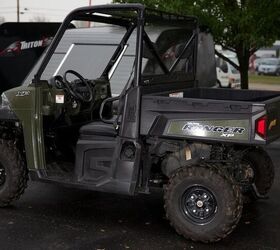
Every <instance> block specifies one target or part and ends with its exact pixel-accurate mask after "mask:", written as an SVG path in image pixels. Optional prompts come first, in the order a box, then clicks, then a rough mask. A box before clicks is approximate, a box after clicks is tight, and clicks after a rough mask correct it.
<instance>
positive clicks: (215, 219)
mask: <svg viewBox="0 0 280 250" xmlns="http://www.w3.org/2000/svg"><path fill="white" fill-rule="evenodd" d="M219 167H220V166H218V165H217V164H205V165H195V166H192V167H185V168H180V169H178V170H177V171H175V173H174V174H173V175H172V176H171V177H170V179H169V183H168V185H167V187H166V189H165V196H164V199H165V210H166V216H167V218H168V219H169V221H170V224H171V225H172V226H173V227H174V228H175V230H176V231H177V232H178V233H179V234H180V235H183V236H184V237H185V238H187V239H191V240H194V241H201V242H206V243H207V242H215V241H219V240H221V239H222V238H224V237H226V236H227V235H228V234H230V233H231V232H232V231H233V229H234V228H235V227H236V225H237V223H238V221H239V219H240V217H241V213H242V208H243V202H242V194H241V189H240V187H239V186H238V185H236V184H235V183H234V181H233V180H232V178H231V177H230V176H228V175H227V174H226V173H224V172H222V171H221V170H219Z"/></svg>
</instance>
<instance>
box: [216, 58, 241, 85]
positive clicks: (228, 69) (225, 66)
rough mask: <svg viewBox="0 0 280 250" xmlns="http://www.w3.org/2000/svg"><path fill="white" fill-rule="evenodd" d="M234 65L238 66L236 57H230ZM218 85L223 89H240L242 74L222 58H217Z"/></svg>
mask: <svg viewBox="0 0 280 250" xmlns="http://www.w3.org/2000/svg"><path fill="white" fill-rule="evenodd" d="M229 58H230V60H232V61H233V62H234V63H236V64H238V60H237V58H236V57H229ZM216 73H217V83H218V85H219V87H221V88H239V87H240V73H239V71H238V70H237V69H236V68H234V67H233V66H232V65H231V64H230V63H228V62H227V61H225V60H224V59H222V58H220V57H216Z"/></svg>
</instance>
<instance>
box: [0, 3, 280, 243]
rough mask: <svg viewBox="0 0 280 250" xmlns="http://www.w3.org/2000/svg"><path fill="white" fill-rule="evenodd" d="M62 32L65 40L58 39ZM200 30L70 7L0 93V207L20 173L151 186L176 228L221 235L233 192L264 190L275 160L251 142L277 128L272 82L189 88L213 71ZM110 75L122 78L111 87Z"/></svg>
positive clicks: (235, 198) (116, 8) (157, 16)
mask: <svg viewBox="0 0 280 250" xmlns="http://www.w3.org/2000/svg"><path fill="white" fill-rule="evenodd" d="M73 21H78V22H76V23H75V24H76V25H77V23H79V24H80V23H84V24H86V25H87V27H90V28H85V29H92V30H93V31H94V30H95V31H96V32H99V29H100V28H102V27H104V25H106V27H109V29H111V28H112V30H114V33H112V34H115V35H114V36H115V37H116V36H117V35H116V34H118V36H117V38H116V39H115V40H114V41H113V40H112V41H111V42H109V43H107V44H105V43H104V37H103V36H102V35H101V33H100V35H95V36H94V37H95V39H91V36H90V35H89V36H88V35H87V36H83V35H81V33H80V32H76V31H75V30H73V29H71V30H70V31H69V30H67V29H68V27H70V28H71V27H72V28H73V25H71V23H72V22H73ZM100 23H101V24H100ZM116 29H117V30H118V31H117V32H116ZM155 31H157V32H155ZM69 32H70V33H71V34H72V35H71V37H72V38H73V39H74V40H75V42H71V41H72V40H71V39H69V40H67V39H66V40H65V39H64V38H65V36H66V37H67V36H69V34H70V33H69ZM156 33H157V34H159V35H155V34H156ZM102 34H104V33H102ZM112 36H113V35H112ZM206 37H207V35H206V36H201V32H200V29H199V25H198V20H197V19H196V18H195V17H191V16H178V15H174V14H170V13H164V12H158V11H154V10H150V9H146V8H145V7H144V6H143V5H140V4H117V5H101V6H92V7H85V8H80V9H76V10H74V11H73V12H71V13H70V14H69V15H68V16H67V17H66V19H65V21H64V22H63V23H62V25H61V27H60V29H59V31H58V33H57V34H56V36H55V38H54V39H53V41H52V44H51V45H50V46H49V47H48V50H47V52H46V53H45V55H44V56H43V57H42V59H41V60H40V62H39V64H38V66H37V67H35V68H34V70H33V71H32V72H33V73H32V74H31V75H32V76H33V79H32V81H28V80H26V82H25V84H24V85H23V86H20V87H18V88H14V89H11V90H8V91H6V92H4V93H3V94H2V99H1V108H0V129H1V133H0V135H1V141H0V170H1V173H0V205H1V206H2V207H4V206H7V205H9V204H10V203H11V202H12V201H14V200H15V199H17V198H19V196H20V195H21V194H22V193H23V191H24V189H25V187H26V183H27V179H28V177H27V176H28V175H29V176H30V178H31V179H33V180H40V181H46V182H52V183H60V184H63V185H68V186H72V187H77V188H83V189H90V190H95V191H102V192H111V193H119V194H127V195H137V194H138V193H145V194H149V193H150V191H151V190H153V189H152V188H151V187H154V186H155V187H159V188H163V189H164V202H165V210H166V217H167V219H168V220H169V221H170V223H171V225H172V226H173V227H174V228H175V229H176V231H177V232H178V233H179V234H181V235H183V236H184V237H185V238H187V239H192V240H196V241H202V242H213V241H218V240H220V239H222V238H224V237H226V236H227V235H228V234H229V233H231V232H232V230H233V229H234V228H235V227H236V225H237V223H238V221H239V219H240V217H241V214H242V207H243V198H245V197H246V199H249V198H250V199H251V200H252V199H257V198H264V197H266V195H267V193H268V191H269V189H270V188H271V185H272V182H273V177H274V169H273V165H272V162H271V159H270V158H269V156H268V155H267V153H266V152H265V151H264V150H263V149H262V147H261V146H262V145H265V144H267V143H270V142H271V141H273V140H275V139H277V138H278V137H279V135H280V122H279V119H280V92H272V91H247V90H231V89H215V88H198V85H199V82H200V81H202V80H204V83H205V82H207V81H211V79H214V81H215V79H216V76H215V75H212V76H211V74H213V73H212V72H215V64H213V65H212V64H211V63H210V62H212V61H213V62H215V57H214V53H212V54H211V53H207V52H205V53H201V51H202V49H203V48H207V47H209V48H213V43H212V44H205V42H206V43H207V41H209V40H207V39H206ZM102 39H103V40H102ZM105 40H106V39H105ZM61 41H66V42H61ZM67 41H69V42H67ZM205 51H207V50H205ZM81 55H83V56H81ZM124 64H125V65H126V67H123V65H124ZM124 69H125V70H124ZM128 69H129V70H128ZM209 69H211V70H209ZM207 70H208V72H209V75H207V74H206V73H205V72H207ZM214 74H215V73H214ZM115 76H118V77H122V78H121V79H123V80H122V81H123V87H122V91H121V92H120V93H119V94H118V95H116V96H112V94H111V93H112V91H111V89H112V87H111V86H112V85H113V83H114V77H115ZM27 79H29V78H27ZM118 79H120V78H118Z"/></svg>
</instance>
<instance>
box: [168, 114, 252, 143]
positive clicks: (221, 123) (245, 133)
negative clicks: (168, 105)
mask: <svg viewBox="0 0 280 250" xmlns="http://www.w3.org/2000/svg"><path fill="white" fill-rule="evenodd" d="M249 124H250V123H249V120H247V119H244V120H243V119H241V120H225V119H218V120H208V119H205V120H186V119H182V120H177V119H176V120H170V122H169V123H168V125H167V127H166V129H165V132H164V134H165V135H167V136H176V137H178V136H179V137H201V138H205V139H206V140H209V139H220V140H225V141H227V140H242V141H245V140H248V138H249V133H250V130H248V128H249V127H250V126H249Z"/></svg>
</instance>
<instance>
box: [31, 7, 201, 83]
mask: <svg viewBox="0 0 280 250" xmlns="http://www.w3.org/2000/svg"><path fill="white" fill-rule="evenodd" d="M74 20H76V21H90V22H102V23H105V24H112V25H117V26H122V27H125V28H126V30H127V31H126V33H125V35H124V36H123V38H122V40H121V42H120V43H119V46H118V47H117V49H116V50H115V52H114V53H113V55H112V57H111V59H110V61H109V62H108V64H107V66H106V67H105V69H104V71H103V73H102V75H101V77H103V78H105V79H108V74H109V72H110V70H111V69H112V67H113V66H114V63H115V62H116V60H117V59H118V57H119V56H120V54H121V53H122V51H123V49H124V47H125V45H126V43H127V41H128V39H129V38H130V36H131V34H132V32H133V31H134V30H135V29H136V30H137V32H136V34H137V35H136V52H135V66H134V81H133V82H134V84H135V86H139V85H141V82H142V83H150V82H151V77H149V76H145V77H144V76H141V73H142V58H143V50H148V51H149V53H151V54H152V55H153V57H154V59H155V60H156V62H157V64H158V65H159V67H160V69H161V71H162V72H163V76H162V75H161V76H153V79H152V80H153V81H154V82H157V79H158V78H159V80H160V81H162V82H169V81H171V82H172V81H173V82H174V79H175V80H176V82H178V81H179V82H180V81H182V82H184V81H186V79H187V80H195V72H196V46H197V34H198V28H197V25H198V24H197V18H196V17H190V16H181V15H174V14H171V13H167V12H162V11H157V10H152V9H148V8H145V7H144V6H143V5H141V4H110V5H99V6H91V7H83V8H79V9H76V10H74V11H72V12H71V13H70V14H69V15H68V16H67V17H66V18H65V20H64V22H63V23H62V25H61V27H60V28H59V30H58V32H57V34H56V36H55V38H54V40H53V42H52V44H51V46H50V47H49V48H48V51H47V53H46V55H45V57H44V58H43V60H42V63H41V65H40V67H39V68H38V71H37V73H36V74H35V75H34V78H33V80H32V83H34V84H35V85H40V82H41V81H40V80H41V76H42V74H43V72H44V70H45V68H46V66H47V65H48V62H49V61H50V59H51V57H52V55H53V53H54V52H55V49H56V48H57V46H58V44H59V42H60V40H61V39H62V37H63V34H64V33H65V31H66V30H67V29H68V28H69V25H70V24H71V22H72V21H74ZM145 25H159V26H164V25H165V26H170V25H171V26H172V25H173V26H179V27H184V28H188V29H190V30H191V31H192V33H191V36H190V37H189V39H188V40H186V42H185V43H184V44H181V46H180V52H179V55H177V58H176V60H175V61H174V62H173V63H172V66H171V67H170V68H168V67H167V66H166V65H165V64H164V62H163V60H162V58H161V55H160V54H159V53H158V50H157V48H156V45H155V44H154V43H153V42H152V41H151V39H150V37H149V35H148V34H147V32H146V31H145V29H144V26H145ZM191 53H194V54H193V58H194V61H193V62H192V63H193V69H194V70H193V73H192V75H191V77H186V76H182V75H180V74H176V73H175V72H174V69H175V68H176V66H177V65H178V63H179V61H180V60H181V58H182V57H186V56H190V54H191ZM174 75H175V78H174ZM147 79H149V80H147Z"/></svg>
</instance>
